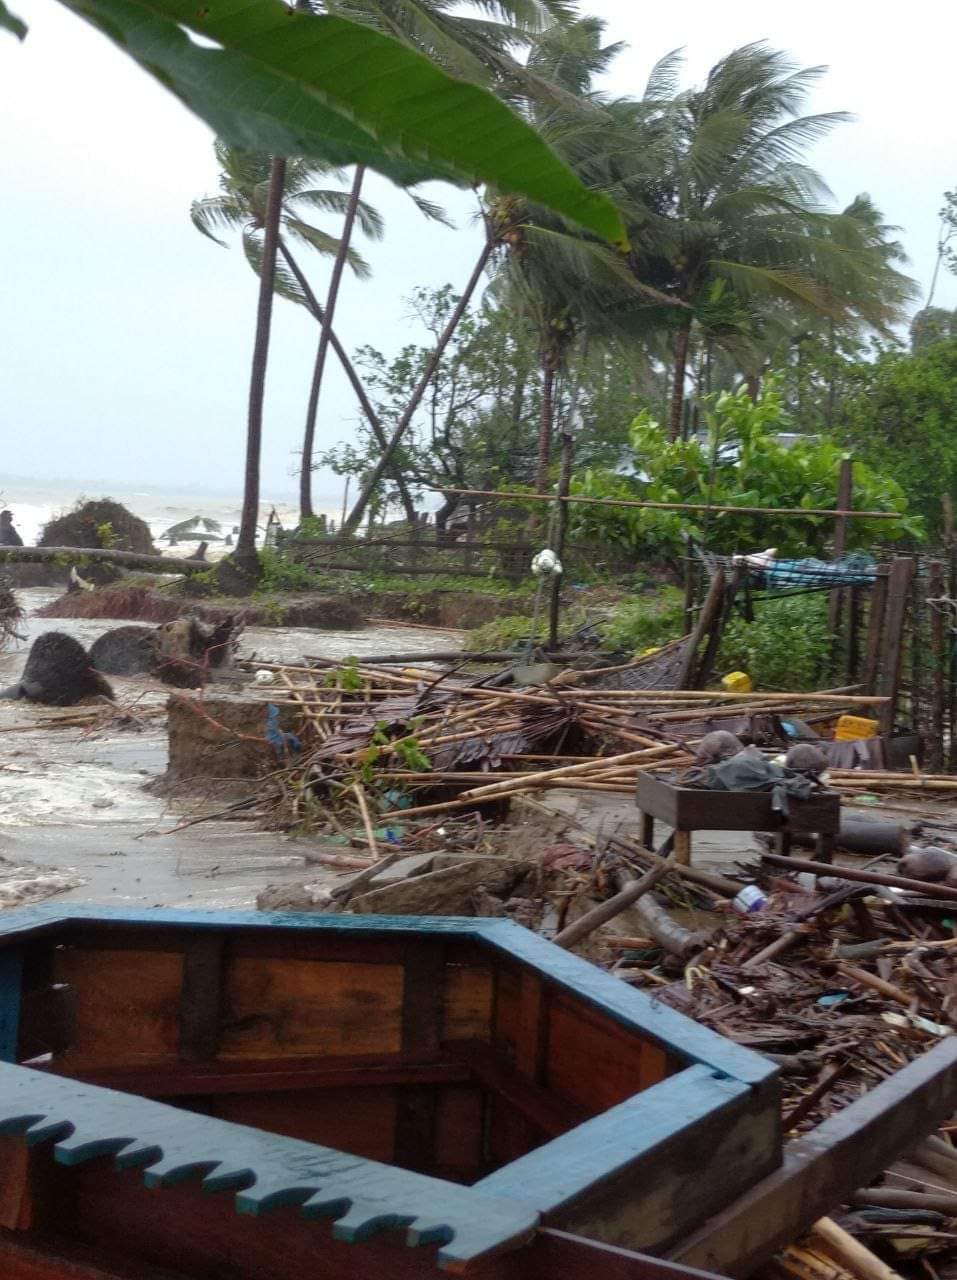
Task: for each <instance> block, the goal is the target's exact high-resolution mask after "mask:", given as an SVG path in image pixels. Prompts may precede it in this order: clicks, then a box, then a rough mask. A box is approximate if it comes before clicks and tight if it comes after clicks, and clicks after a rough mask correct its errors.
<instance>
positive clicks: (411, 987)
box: [401, 944, 445, 1059]
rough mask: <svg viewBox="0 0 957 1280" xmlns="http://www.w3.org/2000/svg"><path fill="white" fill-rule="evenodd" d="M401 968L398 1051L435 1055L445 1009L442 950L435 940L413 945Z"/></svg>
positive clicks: (430, 1056)
mask: <svg viewBox="0 0 957 1280" xmlns="http://www.w3.org/2000/svg"><path fill="white" fill-rule="evenodd" d="M402 972H403V977H402V1032H401V1034H402V1053H403V1055H404V1056H406V1057H407V1058H415V1057H421V1058H424V1059H429V1058H435V1057H436V1056H437V1055H438V1052H439V1046H440V1044H441V1040H442V1022H443V1016H444V1010H445V953H444V950H443V949H442V948H441V947H440V946H438V945H437V944H436V945H434V946H432V945H426V946H422V947H417V948H415V949H414V950H412V951H411V952H410V953H409V955H408V956H407V957H406V961H405V964H404V966H403V971H402Z"/></svg>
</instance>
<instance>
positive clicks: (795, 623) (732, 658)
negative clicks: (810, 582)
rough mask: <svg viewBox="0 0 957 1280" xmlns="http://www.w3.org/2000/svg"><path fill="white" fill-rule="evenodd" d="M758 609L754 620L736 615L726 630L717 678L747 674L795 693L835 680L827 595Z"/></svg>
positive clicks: (767, 604) (761, 683)
mask: <svg viewBox="0 0 957 1280" xmlns="http://www.w3.org/2000/svg"><path fill="white" fill-rule="evenodd" d="M754 611H755V618H754V622H746V621H745V620H744V619H743V618H741V617H739V616H738V615H735V616H734V617H733V618H732V619H731V621H730V622H729V623H728V625H727V627H726V628H725V632H724V638H723V639H722V642H721V649H720V651H719V653H718V661H717V673H718V675H727V674H728V672H730V671H746V672H747V673H748V675H749V676H750V677H751V679H752V680H753V681H754V683H755V685H756V686H760V687H762V688H769V689H787V690H795V691H798V690H801V689H820V688H821V687H822V685H825V684H827V683H829V682H830V680H829V677H830V676H831V673H832V663H831V660H830V656H829V655H830V636H829V632H828V618H827V613H828V596H827V593H826V592H823V591H822V592H815V593H814V594H812V595H800V596H783V597H781V598H780V599H777V600H773V599H772V600H763V601H759V602H757V603H756V604H755V607H754Z"/></svg>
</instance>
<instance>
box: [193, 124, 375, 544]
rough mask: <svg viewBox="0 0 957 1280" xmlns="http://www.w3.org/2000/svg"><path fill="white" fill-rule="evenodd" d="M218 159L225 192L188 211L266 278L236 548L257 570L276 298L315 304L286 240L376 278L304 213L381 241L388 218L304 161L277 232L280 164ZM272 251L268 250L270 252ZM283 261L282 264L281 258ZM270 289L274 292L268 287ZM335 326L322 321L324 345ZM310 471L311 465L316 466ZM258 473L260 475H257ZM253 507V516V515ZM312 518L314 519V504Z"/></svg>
mask: <svg viewBox="0 0 957 1280" xmlns="http://www.w3.org/2000/svg"><path fill="white" fill-rule="evenodd" d="M215 151H216V159H217V160H218V161H219V166H220V179H219V181H220V193H219V194H218V195H215V196H208V197H205V198H204V199H201V200H195V201H194V202H193V205H192V208H191V210H190V216H191V218H192V221H193V225H194V226H195V227H196V228H197V230H199V231H201V232H202V233H203V235H205V236H208V237H209V239H211V240H213V241H215V242H216V243H217V244H220V245H223V244H225V242H224V241H223V240H221V239H220V237H219V235H217V232H221V231H223V230H230V231H239V232H240V235H241V238H242V246H243V251H244V252H245V255H246V259H247V261H248V262H249V265H250V266H251V267H252V269H253V270H254V271H255V272H256V274H257V276H259V278H260V297H259V308H258V312H257V329H256V342H255V346H254V371H253V377H252V387H251V392H250V430H249V433H248V438H247V460H246V489H245V494H246V496H245V498H244V502H243V516H242V519H241V521H240V533H239V538H238V539H237V544H236V557H235V558H236V560H237V562H238V563H239V562H243V561H245V562H246V564H247V566H248V567H249V568H250V569H252V568H253V567H254V562H255V527H256V517H257V514H258V508H259V492H258V490H259V485H258V469H259V454H260V451H261V436H262V404H263V397H264V390H265V368H266V359H267V356H268V333H269V325H270V319H271V311H272V298H273V295H274V294H275V293H278V294H280V296H282V297H286V298H289V299H291V300H292V301H295V302H299V303H302V304H304V305H307V306H308V305H309V300H308V297H307V290H306V288H305V287H304V285H305V281H304V278H303V276H302V273H301V271H300V270H299V268H298V264H296V262H295V261H294V259H293V258H292V255H291V252H290V250H289V247H288V242H289V241H292V242H294V243H299V244H303V245H306V246H308V247H309V248H311V249H315V250H317V251H318V252H319V253H321V254H323V255H326V256H329V255H331V256H333V257H335V260H336V268H337V270H338V271H339V273H340V275H341V272H342V270H343V269H344V268H345V266H346V265H349V266H350V267H351V269H352V270H353V272H354V273H355V274H356V275H357V276H359V277H360V278H366V277H368V275H369V274H370V272H369V267H368V264H367V263H366V262H365V261H364V259H363V258H362V257H361V256H360V255H359V254H358V253H357V252H356V250H355V249H353V248H352V246H351V244H350V243H349V241H348V240H347V239H346V238H345V237H343V238H342V239H338V238H336V237H335V236H333V235H330V234H329V233H328V232H326V231H324V230H322V228H321V227H318V226H316V225H315V224H314V223H313V222H311V221H306V220H305V218H304V217H303V216H302V215H303V214H304V213H305V212H307V211H309V212H311V211H312V210H321V211H322V212H323V213H330V214H335V213H339V214H343V213H344V214H345V215H346V217H347V219H348V222H349V229H350V233H351V229H352V224H353V223H355V222H356V221H358V223H359V225H360V226H361V228H362V230H363V231H364V232H365V234H366V235H367V236H368V237H370V238H371V239H379V238H381V236H382V230H383V227H382V219H381V217H380V216H379V214H378V213H377V211H376V210H375V209H374V208H373V207H372V206H371V205H369V204H367V203H365V202H364V201H362V200H360V199H359V198H358V195H357V193H355V192H353V194H352V195H350V194H347V193H346V192H343V191H342V190H340V189H337V188H334V187H332V188H329V187H317V186H314V185H313V184H314V182H315V181H316V178H317V177H320V176H322V174H323V172H329V171H328V170H326V171H323V170H322V169H321V168H320V167H317V166H316V165H314V164H309V163H307V162H305V161H303V160H287V161H284V162H283V166H282V176H281V184H282V191H281V193H279V195H278V198H277V199H276V202H275V205H274V212H275V216H276V218H277V219H278V224H277V226H276V227H275V231H274V234H271V231H272V228H271V226H270V223H269V219H268V216H267V210H268V209H269V208H270V205H271V202H273V200H274V197H276V192H274V190H273V185H274V182H275V181H276V162H275V161H274V160H273V161H271V160H270V159H269V158H268V157H267V156H263V155H260V154H258V153H256V152H250V151H243V150H241V149H239V148H237V147H230V146H228V145H227V144H226V143H225V142H223V141H222V140H221V139H217V141H216V143H215ZM267 250H268V252H267ZM280 255H281V257H282V261H280V260H279V257H280ZM270 285H271V287H270ZM330 333H331V326H330V327H329V330H328V331H327V326H326V325H325V323H324V322H323V334H324V336H325V338H326V344H327V345H328V342H329V334H330ZM309 470H310V473H311V461H310V468H309ZM254 472H255V473H256V474H255V477H254V475H253V473H254ZM247 508H248V510H247ZM307 514H311V503H310V506H309V511H308V512H307Z"/></svg>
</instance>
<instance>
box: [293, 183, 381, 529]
mask: <svg viewBox="0 0 957 1280" xmlns="http://www.w3.org/2000/svg"><path fill="white" fill-rule="evenodd" d="M365 173H366V171H365V166H364V165H361V164H360V165H357V166H356V173H355V178H354V180H353V183H352V191H351V192H350V193H349V203H348V205H347V206H346V216H345V221H344V223H343V226H342V238H341V239H340V241H339V249H338V251H337V253H336V260H335V262H334V263H333V266H332V276H331V277H330V279H329V292H328V294H327V295H326V313H325V316H324V317H323V320H322V329H321V331H320V333H319V349H318V350H317V352H316V364H315V368H314V369H313V371H312V386H311V387H310V388H309V404H308V406H307V408H306V430H305V433H304V434H303V438H302V465H301V469H300V472H299V519H300V521H302V520H307V519H310V518H311V517H312V516H313V514H314V512H313V509H312V452H313V445H314V443H315V439H316V416H317V414H318V412H319V393H320V391H321V390H322V378H323V374H324V373H325V370H326V355H327V354H328V351H329V339H330V335H331V334H332V322H333V319H334V318H335V314H336V303H337V302H338V300H339V289H340V287H341V285H342V273H343V271H344V270H345V266H346V262H347V260H348V257H349V246H350V244H351V242H352V232H353V228H354V227H355V224H356V212H357V210H358V208H359V197H360V195H361V194H362V182H363V179H364V178H365Z"/></svg>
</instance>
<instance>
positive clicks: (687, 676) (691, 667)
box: [677, 568, 728, 689]
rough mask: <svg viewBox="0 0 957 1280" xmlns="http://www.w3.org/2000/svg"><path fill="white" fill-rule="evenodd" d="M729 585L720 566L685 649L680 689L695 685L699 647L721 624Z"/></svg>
mask: <svg viewBox="0 0 957 1280" xmlns="http://www.w3.org/2000/svg"><path fill="white" fill-rule="evenodd" d="M727 585H728V580H727V578H726V577H725V573H724V570H723V569H721V568H719V569H718V570H717V571H716V572H715V575H714V577H713V578H712V579H711V586H710V587H709V588H708V594H707V595H706V596H705V600H704V604H703V605H702V606H701V613H700V614H699V615H698V625H697V626H696V627H695V629H694V631H693V632H692V633H691V639H690V640H689V641H688V648H687V649H686V650H685V655H684V660H683V662H682V664H681V674H680V676H679V678H678V684H677V688H679V689H693V688H694V687H695V675H696V659H697V656H698V649H699V648H700V647H701V641H702V640H703V639H704V638H705V636H710V635H711V632H712V629H713V628H714V627H716V626H718V625H719V624H720V621H721V616H722V613H723V611H724V594H725V588H726V587H727Z"/></svg>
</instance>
